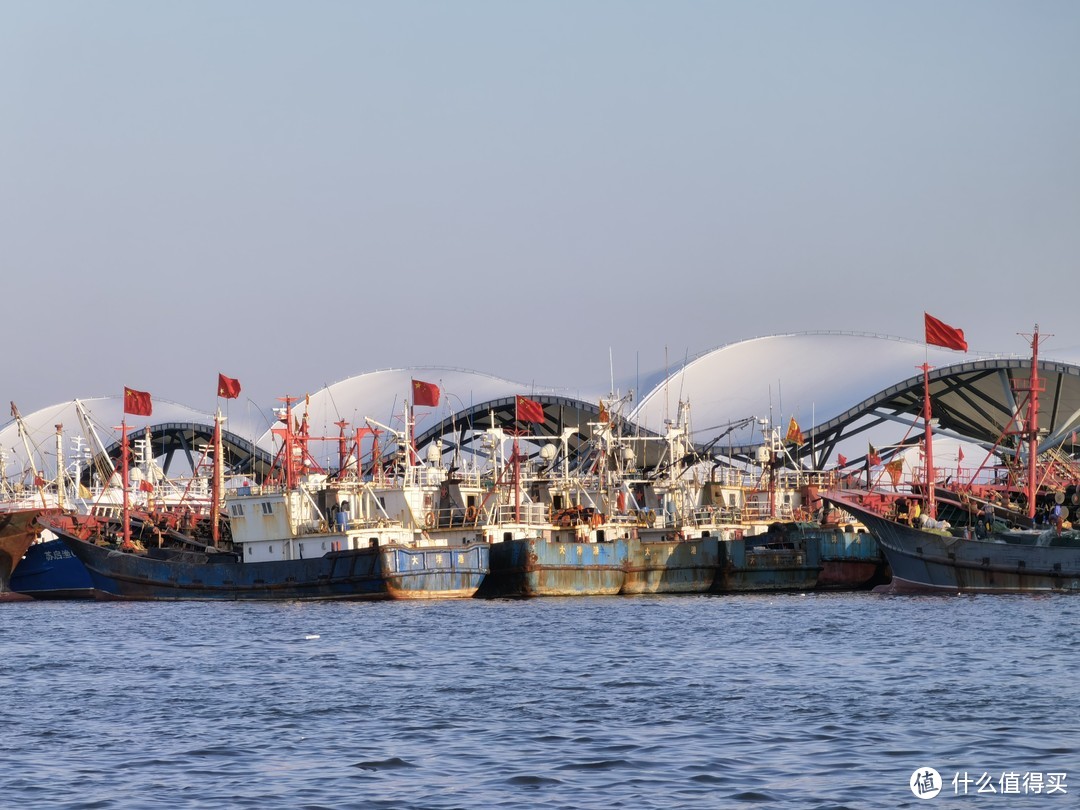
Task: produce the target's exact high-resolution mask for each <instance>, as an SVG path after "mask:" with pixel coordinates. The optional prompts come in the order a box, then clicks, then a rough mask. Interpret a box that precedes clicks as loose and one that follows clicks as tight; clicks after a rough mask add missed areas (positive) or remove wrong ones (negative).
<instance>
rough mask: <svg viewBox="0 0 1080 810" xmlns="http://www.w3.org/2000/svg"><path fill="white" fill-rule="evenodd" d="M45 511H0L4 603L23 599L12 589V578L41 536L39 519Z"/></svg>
mask: <svg viewBox="0 0 1080 810" xmlns="http://www.w3.org/2000/svg"><path fill="white" fill-rule="evenodd" d="M44 511H45V510H43V509H36V508H32V509H10V510H7V511H0V599H2V600H4V601H16V600H19V599H21V598H23V597H21V596H20V595H19V594H17V593H15V592H14V590H13V588H12V587H11V576H12V573H13V572H14V571H15V570H16V569H17V568H18V566H19V565H20V563H21V561H22V558H23V555H25V554H26V551H27V549H29V548H30V546H31V545H33V543H34V541H35V540H36V539H37V538H38V536H39V535H40V534H41V527H40V526H38V524H37V519H38V516H39V515H41V514H43V513H44Z"/></svg>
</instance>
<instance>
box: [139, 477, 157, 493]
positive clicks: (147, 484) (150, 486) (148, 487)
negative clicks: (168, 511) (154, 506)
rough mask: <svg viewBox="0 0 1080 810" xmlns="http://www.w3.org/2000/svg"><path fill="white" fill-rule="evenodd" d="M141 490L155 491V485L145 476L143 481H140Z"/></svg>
mask: <svg viewBox="0 0 1080 810" xmlns="http://www.w3.org/2000/svg"><path fill="white" fill-rule="evenodd" d="M139 491H140V492H153V491H154V485H153V484H151V483H150V482H149V481H147V480H146V479H145V478H144V479H143V480H142V481H140V482H139Z"/></svg>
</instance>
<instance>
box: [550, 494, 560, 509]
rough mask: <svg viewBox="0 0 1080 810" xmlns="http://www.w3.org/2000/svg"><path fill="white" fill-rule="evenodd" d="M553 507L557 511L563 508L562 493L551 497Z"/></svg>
mask: <svg viewBox="0 0 1080 810" xmlns="http://www.w3.org/2000/svg"><path fill="white" fill-rule="evenodd" d="M551 508H552V509H553V510H555V511H556V512H557V511H559V510H560V509H562V508H563V497H562V495H555V496H553V497H552V498H551Z"/></svg>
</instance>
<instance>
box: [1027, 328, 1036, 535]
mask: <svg viewBox="0 0 1080 810" xmlns="http://www.w3.org/2000/svg"><path fill="white" fill-rule="evenodd" d="M1029 382H1030V385H1031V391H1030V392H1029V394H1028V409H1027V425H1026V426H1025V429H1026V431H1027V435H1028V474H1027V486H1026V487H1025V489H1026V490H1027V508H1028V518H1031V519H1034V517H1035V491H1036V489H1037V486H1038V485H1037V482H1036V477H1035V476H1036V469H1035V467H1036V465H1035V461H1036V458H1037V456H1038V453H1039V325H1038V324H1035V332H1034V334H1032V336H1031V379H1030V381H1029Z"/></svg>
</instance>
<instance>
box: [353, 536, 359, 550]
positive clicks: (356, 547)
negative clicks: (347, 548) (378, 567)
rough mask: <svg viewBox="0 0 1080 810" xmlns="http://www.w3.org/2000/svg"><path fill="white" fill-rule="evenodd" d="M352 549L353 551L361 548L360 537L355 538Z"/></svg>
mask: <svg viewBox="0 0 1080 810" xmlns="http://www.w3.org/2000/svg"><path fill="white" fill-rule="evenodd" d="M352 547H353V551H355V550H356V549H358V548H360V538H359V537H354V538H353V539H352Z"/></svg>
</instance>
